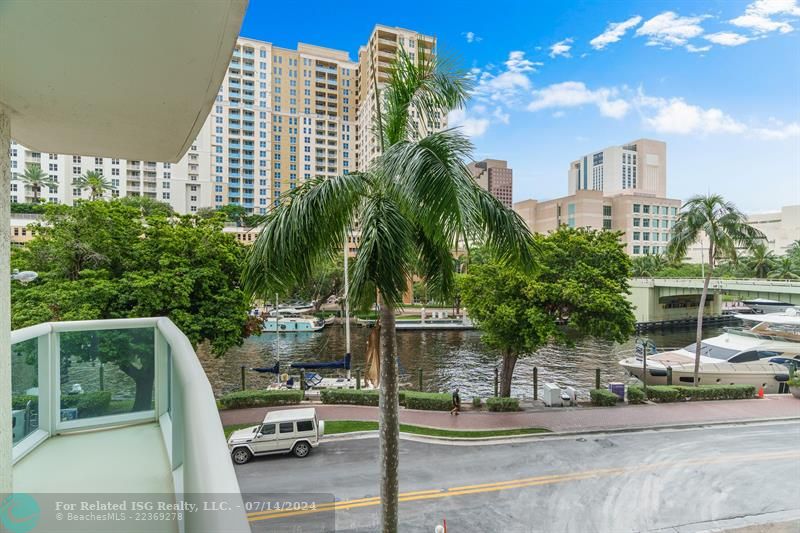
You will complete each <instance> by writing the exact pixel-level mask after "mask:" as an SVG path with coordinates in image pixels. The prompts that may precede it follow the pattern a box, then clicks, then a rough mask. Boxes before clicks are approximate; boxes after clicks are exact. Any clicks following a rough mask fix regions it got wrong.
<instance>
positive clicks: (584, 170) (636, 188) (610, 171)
mask: <svg viewBox="0 0 800 533" xmlns="http://www.w3.org/2000/svg"><path fill="white" fill-rule="evenodd" d="M568 180H569V181H568V187H569V189H568V190H569V194H575V192H576V191H580V190H594V191H603V193H604V194H605V195H608V196H610V195H614V194H650V195H653V196H658V197H662V198H663V197H665V196H666V195H667V145H666V143H664V142H663V141H654V140H651V139H638V140H636V141H632V142H630V143H627V144H623V145H621V146H609V147H608V148H604V149H603V150H600V151H597V152H593V153H590V154H586V155H584V156H583V157H581V158H579V159H577V160H575V161H573V162H572V163H570V165H569V178H568Z"/></svg>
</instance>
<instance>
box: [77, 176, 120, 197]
mask: <svg viewBox="0 0 800 533" xmlns="http://www.w3.org/2000/svg"><path fill="white" fill-rule="evenodd" d="M72 184H73V185H74V186H75V187H78V188H79V189H89V191H90V192H89V199H90V200H98V199H100V198H102V197H103V194H104V193H105V192H106V191H115V190H117V188H116V187H114V185H112V184H111V182H110V181H108V180H107V179H106V178H105V177H104V176H103V173H102V172H96V171H94V170H90V171H88V172H87V173H86V174H84V175H83V176H81V177H79V178H77V179H76V180H75V181H73V182H72Z"/></svg>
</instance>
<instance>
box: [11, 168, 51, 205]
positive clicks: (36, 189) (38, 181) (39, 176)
mask: <svg viewBox="0 0 800 533" xmlns="http://www.w3.org/2000/svg"><path fill="white" fill-rule="evenodd" d="M15 178H16V179H18V180H20V181H22V182H24V183H25V184H26V185H28V186H29V187H30V188H31V191H32V192H33V203H34V204H38V203H39V202H41V199H40V196H41V194H42V188H43V187H48V188H50V189H54V190H55V189H57V188H58V182H57V181H56V180H55V179H54V178H53V177H52V176H50V174H48V173H47V172H45V171H44V170H42V167H40V166H39V165H37V164H35V163H29V164H28V166H27V167H25V173H24V174H16V175H15Z"/></svg>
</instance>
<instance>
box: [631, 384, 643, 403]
mask: <svg viewBox="0 0 800 533" xmlns="http://www.w3.org/2000/svg"><path fill="white" fill-rule="evenodd" d="M644 401H645V395H644V390H642V388H641V387H628V403H630V404H637V403H644Z"/></svg>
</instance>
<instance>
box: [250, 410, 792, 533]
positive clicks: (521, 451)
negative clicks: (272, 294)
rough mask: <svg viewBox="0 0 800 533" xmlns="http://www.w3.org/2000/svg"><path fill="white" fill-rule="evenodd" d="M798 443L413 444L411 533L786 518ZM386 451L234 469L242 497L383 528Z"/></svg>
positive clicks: (763, 434)
mask: <svg viewBox="0 0 800 533" xmlns="http://www.w3.org/2000/svg"><path fill="white" fill-rule="evenodd" d="M798 444H800V424H799V423H797V422H782V423H771V424H758V425H742V426H736V427H722V426H718V427H712V428H704V429H691V430H661V431H652V432H636V433H622V434H606V435H603V434H598V435H586V436H583V437H569V438H568V437H548V438H545V439H540V440H537V441H533V442H524V443H523V442H516V443H513V444H494V445H475V446H452V445H444V444H428V443H421V442H412V441H403V443H402V446H401V460H400V465H401V481H400V491H401V504H400V520H401V530H402V531H415V532H416V531H433V529H434V527H435V525H436V524H437V523H441V520H442V519H446V520H447V526H448V531H450V532H458V533H465V532H489V531H491V532H495V531H496V532H516V531H536V532H538V531H542V532H551V531H553V532H561V531H574V532H581V533H583V532H592V531H597V532H618V531H649V530H669V531H676V529H671V528H678V529H677V530H687V531H688V530H689V529H688V528H691V527H692V526H691V525H692V524H698V523H706V522H710V521H717V520H725V519H731V518H737V517H757V516H758V515H762V516H770V515H771V514H775V515H781V512H784V513H783V515H781V516H784V517H785V516H786V513H785V511H790V514H793V513H794V512H800V446H798ZM377 446H378V442H377V439H376V438H366V439H355V440H347V441H339V442H335V441H332V442H327V443H323V444H322V446H321V447H320V448H318V449H317V450H315V451H314V453H313V454H312V455H311V456H309V457H307V458H305V459H295V458H291V457H269V458H262V459H256V460H254V461H252V462H250V463H249V464H247V465H243V466H238V467H236V472H237V475H238V477H239V484H240V486H241V488H242V492H243V493H248V492H251V493H258V492H277V491H283V492H286V493H309V492H327V493H332V494H333V495H335V498H336V500H337V502H338V503H337V510H336V512H335V523H336V531H365V532H366V531H376V530H377V524H378V512H379V507H378V505H377V503H378V502H377V499H376V498H375V497H376V496H377V494H378V492H377V491H378V461H377ZM328 498H330V496H329V497H328ZM252 499H256V498H252ZM287 499H288V498H287ZM297 499H299V500H303V497H302V496H300V497H297ZM320 509H328V511H327V512H322V513H320V512H315V513H306V512H302V511H301V512H297V513H284V514H282V515H277V516H276V515H275V514H274V513H273V514H270V513H261V514H259V513H255V514H251V520H253V521H252V522H251V523H252V525H253V530H254V531H280V530H283V529H282V526H287V527H292V526H300V528H298V529H291V530H293V531H329V530H331V527H332V526H331V521H330V519H331V518H332V515H333V513H332V512H331V511H330V504H329V506H328V507H325V505H324V503H323V504H322V505H321V506H320V507H318V508H317V510H320ZM326 520H327V522H326ZM756 520H757V518H756ZM731 524H733V522H731ZM279 526H281V527H279ZM681 526H683V529H681ZM700 529H703V528H702V527H701V528H700ZM289 530H290V529H286V531H289Z"/></svg>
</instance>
